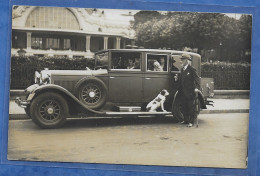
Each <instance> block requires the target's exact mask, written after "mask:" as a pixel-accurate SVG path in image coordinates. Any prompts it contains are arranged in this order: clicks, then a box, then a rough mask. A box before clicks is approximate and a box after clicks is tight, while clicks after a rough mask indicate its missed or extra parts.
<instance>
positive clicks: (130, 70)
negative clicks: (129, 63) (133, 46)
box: [108, 50, 142, 72]
mask: <svg viewBox="0 0 260 176" xmlns="http://www.w3.org/2000/svg"><path fill="white" fill-rule="evenodd" d="M116 52H117V53H139V54H140V68H139V69H114V68H112V53H116ZM108 70H109V71H121V72H142V52H140V51H127V52H126V51H119V50H118V51H110V52H109V67H108Z"/></svg>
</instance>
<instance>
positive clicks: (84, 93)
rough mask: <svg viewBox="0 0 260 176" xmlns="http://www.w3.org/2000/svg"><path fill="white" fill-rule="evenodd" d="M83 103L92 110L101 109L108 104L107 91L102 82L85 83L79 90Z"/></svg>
mask: <svg viewBox="0 0 260 176" xmlns="http://www.w3.org/2000/svg"><path fill="white" fill-rule="evenodd" d="M78 97H79V100H80V101H81V102H83V103H84V104H85V105H87V106H88V107H89V108H91V109H95V110H97V109H100V108H102V107H103V105H104V104H105V102H106V97H107V93H106V89H105V86H104V85H103V83H102V82H98V81H92V82H85V83H83V84H82V85H81V86H80V87H79V89H78Z"/></svg>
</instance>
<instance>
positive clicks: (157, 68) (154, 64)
mask: <svg viewBox="0 0 260 176" xmlns="http://www.w3.org/2000/svg"><path fill="white" fill-rule="evenodd" d="M153 71H163V68H162V67H161V65H160V63H159V62H158V61H155V62H154V63H153Z"/></svg>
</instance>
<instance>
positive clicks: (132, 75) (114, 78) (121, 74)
mask: <svg viewBox="0 0 260 176" xmlns="http://www.w3.org/2000/svg"><path fill="white" fill-rule="evenodd" d="M110 58H111V61H110V69H109V71H108V76H109V77H108V79H109V80H108V81H109V100H110V101H111V102H115V103H135V102H141V101H142V97H143V86H142V85H143V73H142V71H141V52H123V51H112V52H111V57H110Z"/></svg>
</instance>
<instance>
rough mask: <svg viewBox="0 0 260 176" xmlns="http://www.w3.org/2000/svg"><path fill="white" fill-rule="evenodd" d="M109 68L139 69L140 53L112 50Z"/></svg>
mask: <svg viewBox="0 0 260 176" xmlns="http://www.w3.org/2000/svg"><path fill="white" fill-rule="evenodd" d="M111 69H122V70H129V71H130V70H141V53H138V52H112V53H111Z"/></svg>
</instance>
